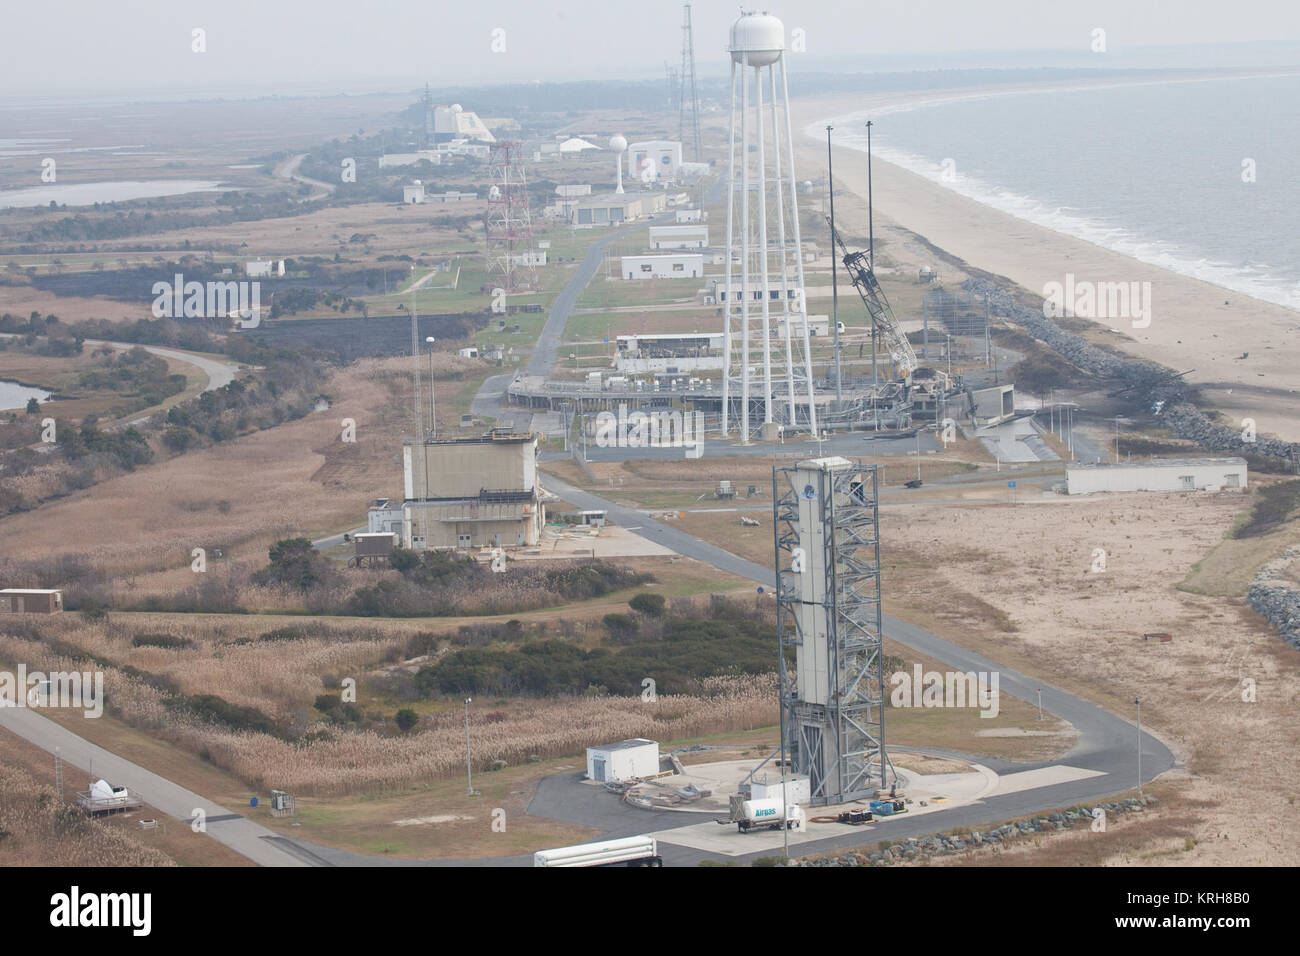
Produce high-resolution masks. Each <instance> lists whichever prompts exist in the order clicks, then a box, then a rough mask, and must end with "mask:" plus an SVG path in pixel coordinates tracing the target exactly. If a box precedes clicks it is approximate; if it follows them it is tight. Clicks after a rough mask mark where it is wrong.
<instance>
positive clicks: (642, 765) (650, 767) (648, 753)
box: [587, 737, 659, 783]
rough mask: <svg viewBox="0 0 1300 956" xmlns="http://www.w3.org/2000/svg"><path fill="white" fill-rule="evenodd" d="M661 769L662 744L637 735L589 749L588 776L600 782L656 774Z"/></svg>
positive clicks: (632, 778)
mask: <svg viewBox="0 0 1300 956" xmlns="http://www.w3.org/2000/svg"><path fill="white" fill-rule="evenodd" d="M658 772H659V744H658V743H657V742H655V741H653V740H645V739H643V738H641V737H634V738H632V739H631V740H620V741H619V742H618V743H616V744H605V745H604V746H603V747H588V748H587V779H588V780H595V781H596V782H598V783H612V782H614V781H618V780H634V779H636V778H638V777H640V778H645V777H652V776H654V775H655V774H657V773H658Z"/></svg>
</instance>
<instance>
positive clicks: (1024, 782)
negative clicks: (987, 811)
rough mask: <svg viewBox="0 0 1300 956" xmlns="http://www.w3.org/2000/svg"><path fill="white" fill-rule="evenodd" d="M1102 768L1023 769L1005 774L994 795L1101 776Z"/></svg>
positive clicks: (1060, 766)
mask: <svg viewBox="0 0 1300 956" xmlns="http://www.w3.org/2000/svg"><path fill="white" fill-rule="evenodd" d="M1101 776H1105V774H1104V773H1103V772H1102V771H1100V770H1085V769H1083V768H1082V767H1067V766H1065V765H1064V764H1055V765H1053V766H1051V767H1039V768H1038V769H1037V770H1022V771H1021V772H1020V773H1007V774H1003V775H1002V776H1001V777H1000V778H999V780H998V785H997V787H996V789H994V791H993V793H992V796H998V797H1000V796H1002V795H1003V794H1004V793H1019V792H1020V791H1022V790H1035V789H1037V788H1038V787H1050V786H1053V785H1055V784H1058V783H1072V782H1073V781H1075V780H1087V779H1088V778H1089V777H1101Z"/></svg>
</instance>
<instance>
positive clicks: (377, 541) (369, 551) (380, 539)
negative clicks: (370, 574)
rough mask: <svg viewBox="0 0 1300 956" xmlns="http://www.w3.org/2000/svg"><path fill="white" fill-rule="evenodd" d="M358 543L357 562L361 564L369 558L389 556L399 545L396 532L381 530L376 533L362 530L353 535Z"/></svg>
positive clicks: (353, 539) (353, 538) (354, 540)
mask: <svg viewBox="0 0 1300 956" xmlns="http://www.w3.org/2000/svg"><path fill="white" fill-rule="evenodd" d="M352 541H353V543H354V544H355V545H356V563H357V564H358V565H360V564H361V562H362V561H364V560H365V559H367V558H374V559H381V558H387V557H388V556H389V555H390V554H392V552H393V548H395V547H396V546H397V541H398V535H397V533H396V532H391V531H381V532H376V533H373V534H372V533H369V532H365V531H363V532H361V533H360V534H355V535H353V536H352Z"/></svg>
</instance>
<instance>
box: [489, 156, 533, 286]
mask: <svg viewBox="0 0 1300 956" xmlns="http://www.w3.org/2000/svg"><path fill="white" fill-rule="evenodd" d="M488 170H489V174H490V176H491V179H492V184H491V186H490V187H489V189H488V200H487V205H488V208H487V220H486V227H487V256H488V286H489V291H490V292H491V293H492V294H493V295H496V291H495V290H497V289H500V290H502V291H503V292H504V293H505V294H506V295H511V294H513V293H516V292H528V291H532V290H534V289H535V288H536V287H537V270H536V269H535V268H534V266H533V259H532V251H533V223H532V219H531V218H530V216H529V214H528V180H527V177H526V175H525V173H524V155H523V144H522V143H520V142H518V141H517V140H497V141H496V142H495V143H493V144H492V146H491V149H490V152H489V154H488Z"/></svg>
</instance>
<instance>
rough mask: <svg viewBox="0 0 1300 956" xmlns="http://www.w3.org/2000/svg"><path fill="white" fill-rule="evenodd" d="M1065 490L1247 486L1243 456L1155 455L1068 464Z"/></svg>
mask: <svg viewBox="0 0 1300 956" xmlns="http://www.w3.org/2000/svg"><path fill="white" fill-rule="evenodd" d="M1065 485H1066V491H1067V493H1069V494H1072V495H1087V494H1092V493H1094V492H1098V491H1117V492H1119V491H1222V490H1224V489H1226V488H1232V489H1240V488H1245V487H1246V459H1244V458H1153V459H1151V460H1150V461H1144V462H1136V461H1135V462H1121V463H1119V464H1117V465H1109V464H1096V465H1076V464H1069V465H1066V466H1065Z"/></svg>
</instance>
